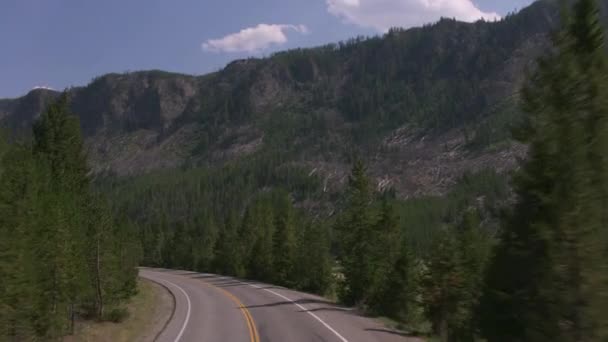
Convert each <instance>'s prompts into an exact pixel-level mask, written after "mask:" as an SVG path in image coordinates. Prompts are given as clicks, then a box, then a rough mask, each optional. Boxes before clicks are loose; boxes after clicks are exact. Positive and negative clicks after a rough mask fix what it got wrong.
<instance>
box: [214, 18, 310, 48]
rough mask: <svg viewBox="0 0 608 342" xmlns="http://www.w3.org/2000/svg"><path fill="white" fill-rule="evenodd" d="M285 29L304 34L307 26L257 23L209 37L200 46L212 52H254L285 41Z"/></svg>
mask: <svg viewBox="0 0 608 342" xmlns="http://www.w3.org/2000/svg"><path fill="white" fill-rule="evenodd" d="M287 31H294V32H298V33H301V34H305V33H308V28H307V27H306V26H304V25H280V24H258V25H257V26H255V27H248V28H245V29H242V30H240V31H239V32H236V33H231V34H228V35H226V36H224V37H222V38H218V39H209V40H207V41H206V42H204V43H203V45H202V47H203V49H204V50H206V51H212V52H256V51H260V50H264V49H266V48H268V47H270V46H271V45H275V44H277V45H278V44H284V43H286V42H287V40H288V38H287V34H286V32H287Z"/></svg>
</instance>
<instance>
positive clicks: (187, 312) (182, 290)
mask: <svg viewBox="0 0 608 342" xmlns="http://www.w3.org/2000/svg"><path fill="white" fill-rule="evenodd" d="M155 281H160V282H163V283H165V284H168V285H169V286H172V287H174V288H176V289H177V290H178V291H180V292H181V293H182V295H183V296H184V298H186V302H187V303H188V309H187V311H186V319H184V324H182V327H181V329H180V330H179V333H178V334H177V336H176V337H175V340H174V341H173V342H180V340H181V339H182V336H183V335H184V331H185V330H186V327H187V326H188V323H189V322H190V314H191V313H192V301H191V300H190V296H188V294H187V293H186V291H184V289H182V288H181V287H180V286H179V285H176V284H174V283H172V282H170V281H168V280H155Z"/></svg>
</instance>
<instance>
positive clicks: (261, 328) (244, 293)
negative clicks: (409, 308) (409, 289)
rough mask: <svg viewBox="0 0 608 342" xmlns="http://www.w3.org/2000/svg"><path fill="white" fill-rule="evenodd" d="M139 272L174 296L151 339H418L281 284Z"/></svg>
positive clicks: (185, 341) (361, 341) (278, 341)
mask: <svg viewBox="0 0 608 342" xmlns="http://www.w3.org/2000/svg"><path fill="white" fill-rule="evenodd" d="M140 276H142V277H144V278H147V279H150V280H152V281H156V282H158V283H161V284H166V285H167V287H169V288H170V289H171V291H173V293H174V297H175V299H176V300H175V314H174V316H173V317H172V319H171V320H170V322H169V324H167V325H166V328H165V330H164V331H163V332H162V333H161V334H160V335H159V338H158V340H157V342H190V341H197V342H199V341H208V342H216V341H218V342H219V341H227V342H310V341H325V342H404V341H421V340H420V339H418V338H416V337H413V336H411V335H408V334H406V333H404V332H401V331H396V330H392V329H387V328H386V327H385V326H383V325H382V324H381V323H380V322H377V321H375V320H373V319H370V318H368V317H365V316H362V315H360V314H359V313H357V311H356V310H354V309H351V308H345V307H341V306H339V305H337V304H335V303H333V302H331V301H329V300H327V299H325V298H322V297H319V296H315V295H312V294H307V293H302V292H298V291H293V290H290V289H287V288H284V287H278V286H273V285H269V284H263V283H259V282H251V281H247V280H241V279H237V278H233V277H224V276H218V275H214V274H208V273H197V272H189V271H176V270H166V269H145V268H142V269H141V270H140ZM220 294H221V295H220ZM303 314H305V315H303ZM254 319H255V320H254Z"/></svg>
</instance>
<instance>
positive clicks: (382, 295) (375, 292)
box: [368, 193, 411, 313]
mask: <svg viewBox="0 0 608 342" xmlns="http://www.w3.org/2000/svg"><path fill="white" fill-rule="evenodd" d="M393 200H394V199H392V198H390V196H389V195H388V193H385V194H384V196H383V198H382V203H381V205H382V208H381V214H380V220H379V221H378V222H377V223H376V227H375V232H374V235H375V236H374V240H373V250H372V253H371V254H370V255H369V258H371V259H372V260H371V262H372V264H373V265H372V271H373V275H372V278H371V280H372V282H371V283H370V284H369V285H368V286H369V291H370V292H371V298H370V303H369V305H370V307H371V308H372V309H373V310H374V311H376V312H379V313H383V312H384V311H385V310H386V308H387V304H388V305H389V306H390V304H389V303H391V302H392V301H393V300H394V299H393V298H390V297H391V296H392V295H393V293H390V292H391V291H392V289H390V288H389V286H392V285H393V284H389V283H390V280H391V279H390V277H391V276H393V274H392V272H393V270H395V268H396V262H397V261H398V258H399V256H400V248H401V228H400V227H399V222H398V218H397V216H396V213H395V210H394V208H393V203H392V201H393ZM402 261H404V262H407V261H406V260H402ZM408 266H411V265H408ZM399 280H402V279H399Z"/></svg>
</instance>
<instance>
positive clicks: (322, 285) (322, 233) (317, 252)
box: [294, 222, 332, 295]
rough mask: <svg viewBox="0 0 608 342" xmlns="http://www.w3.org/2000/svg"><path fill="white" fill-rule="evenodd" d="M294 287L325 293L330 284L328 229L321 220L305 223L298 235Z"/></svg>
mask: <svg viewBox="0 0 608 342" xmlns="http://www.w3.org/2000/svg"><path fill="white" fill-rule="evenodd" d="M294 268H295V279H296V287H298V288H299V289H302V290H304V291H310V292H313V293H318V294H321V295H323V294H326V292H327V291H328V290H329V289H330V287H331V285H332V257H331V253H330V241H329V234H328V229H327V227H326V226H324V225H323V224H322V223H321V222H311V223H308V224H307V225H305V227H304V229H302V230H301V231H300V233H299V235H298V243H297V253H296V261H295V265H294Z"/></svg>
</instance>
